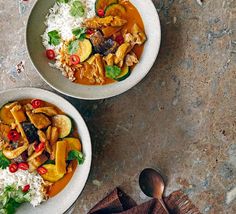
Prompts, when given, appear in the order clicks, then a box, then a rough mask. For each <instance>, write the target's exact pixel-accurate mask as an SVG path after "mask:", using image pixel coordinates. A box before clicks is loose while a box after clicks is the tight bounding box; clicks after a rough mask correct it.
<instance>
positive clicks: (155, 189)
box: [139, 168, 169, 213]
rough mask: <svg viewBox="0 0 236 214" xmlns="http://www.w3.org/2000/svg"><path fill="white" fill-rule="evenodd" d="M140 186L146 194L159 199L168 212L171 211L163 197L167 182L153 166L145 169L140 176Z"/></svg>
mask: <svg viewBox="0 0 236 214" xmlns="http://www.w3.org/2000/svg"><path fill="white" fill-rule="evenodd" d="M139 186H140V188H141V190H142V191H143V193H144V194H145V195H147V196H148V197H152V198H156V199H158V200H159V202H160V203H161V205H162V207H163V208H164V210H165V211H166V213H169V212H168V210H167V208H166V206H165V203H164V201H163V199H162V197H163V193H164V190H165V182H164V179H163V177H162V175H161V174H160V173H159V172H157V171H156V170H154V169H152V168H147V169H144V170H143V171H142V172H141V173H140V176H139Z"/></svg>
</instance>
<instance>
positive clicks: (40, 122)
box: [26, 111, 51, 129]
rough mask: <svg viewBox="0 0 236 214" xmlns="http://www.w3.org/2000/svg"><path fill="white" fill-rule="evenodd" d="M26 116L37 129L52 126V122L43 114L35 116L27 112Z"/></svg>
mask: <svg viewBox="0 0 236 214" xmlns="http://www.w3.org/2000/svg"><path fill="white" fill-rule="evenodd" d="M26 114H27V116H28V117H29V119H30V122H31V123H32V124H34V126H35V127H36V128H37V129H44V128H47V127H48V126H49V125H50V124H51V121H50V120H49V119H48V118H47V117H46V116H45V115H44V114H42V113H39V114H34V113H32V112H31V111H27V112H26Z"/></svg>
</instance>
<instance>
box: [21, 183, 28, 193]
mask: <svg viewBox="0 0 236 214" xmlns="http://www.w3.org/2000/svg"><path fill="white" fill-rule="evenodd" d="M29 189H30V185H29V184H27V185H25V186H24V187H23V189H22V192H28V191H29Z"/></svg>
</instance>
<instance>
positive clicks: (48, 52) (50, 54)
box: [46, 49, 56, 60]
mask: <svg viewBox="0 0 236 214" xmlns="http://www.w3.org/2000/svg"><path fill="white" fill-rule="evenodd" d="M46 56H47V58H48V59H50V60H53V59H55V57H56V54H55V52H54V50H52V49H48V50H46Z"/></svg>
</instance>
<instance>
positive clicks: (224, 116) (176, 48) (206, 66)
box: [0, 0, 236, 214]
mask: <svg viewBox="0 0 236 214" xmlns="http://www.w3.org/2000/svg"><path fill="white" fill-rule="evenodd" d="M34 2H35V0H28V1H21V0H11V1H4V0H0V90H4V89H8V88H15V87H20V86H34V87H41V88H46V89H50V88H49V87H48V86H47V85H46V84H45V83H44V82H43V80H42V79H40V77H39V75H38V74H37V73H36V71H35V69H34V68H33V66H32V64H31V62H30V60H29V57H28V55H27V51H26V46H25V43H24V41H25V26H26V21H27V18H28V15H29V12H30V8H31V7H32V5H33V3H34ZM200 2H201V1H200V0H199V1H198V0H166V1H163V0H154V4H155V6H156V8H157V10H158V12H159V15H160V19H161V24H162V46H161V51H160V54H159V56H158V59H157V61H156V62H155V65H154V66H153V68H152V69H151V71H150V73H149V74H148V76H147V77H146V78H145V79H144V80H143V81H142V82H141V83H140V84H138V85H137V86H136V87H134V88H133V89H131V90H129V91H128V92H127V93H125V94H122V95H120V96H117V97H114V98H111V99H106V100H100V101H82V100H75V99H70V98H67V99H69V100H70V101H71V102H72V103H73V104H74V105H75V106H76V107H77V108H78V110H79V111H80V112H81V114H82V116H83V117H84V119H85V120H86V122H87V125H88V127H89V130H90V132H91V136H92V144H93V151H94V153H93V165H92V169H91V174H90V177H89V180H88V183H87V186H86V188H85V189H84V192H83V194H82V195H81V197H80V198H79V200H78V202H77V203H76V208H75V211H74V213H86V211H88V210H89V209H90V208H91V207H92V206H93V205H94V204H95V203H96V202H97V201H98V200H100V199H102V197H104V196H105V195H106V194H107V193H108V192H110V191H111V190H112V189H113V188H114V187H116V186H120V187H122V188H123V190H125V191H126V192H127V193H128V194H130V195H131V196H132V197H133V198H134V199H135V200H137V202H138V203H142V202H144V201H146V200H148V198H146V197H145V196H144V195H143V194H142V193H141V191H140V189H139V186H138V176H139V173H140V171H141V170H142V169H143V168H145V167H155V168H160V169H161V170H162V171H163V172H164V173H165V174H166V175H167V177H168V186H167V189H166V194H169V193H170V192H172V191H174V190H177V189H182V190H183V191H184V192H185V193H187V194H188V195H189V197H190V198H191V199H192V200H193V202H194V203H195V204H196V205H197V206H198V207H199V208H200V210H201V212H202V213H214V214H215V213H232V214H233V213H236V200H235V198H236V143H235V141H236V104H235V101H236V69H235V68H236V67H235V66H236V33H235V32H236V21H235V19H236V15H235V14H236V2H235V0H203V1H202V2H203V3H202V5H201V4H200ZM153 27H155V26H153ZM21 61H24V62H25V70H24V71H22V72H20V73H19V72H17V70H16V68H15V66H16V65H17V64H18V63H20V62H21ZM50 90H52V89H50Z"/></svg>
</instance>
